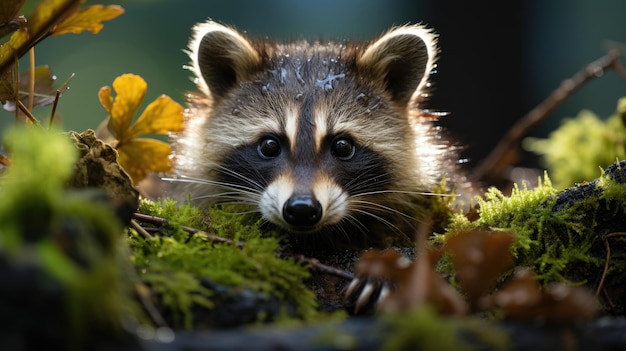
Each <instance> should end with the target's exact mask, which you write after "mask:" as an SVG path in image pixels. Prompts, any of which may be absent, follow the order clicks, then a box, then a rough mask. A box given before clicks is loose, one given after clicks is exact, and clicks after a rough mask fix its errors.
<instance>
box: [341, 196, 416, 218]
mask: <svg viewBox="0 0 626 351" xmlns="http://www.w3.org/2000/svg"><path fill="white" fill-rule="evenodd" d="M352 202H353V203H355V204H358V205H361V206H355V208H360V209H363V210H366V209H376V210H383V211H384V212H387V213H392V214H397V215H400V216H402V217H405V218H409V219H412V218H413V217H412V216H410V215H408V214H406V213H404V212H402V211H399V210H397V209H395V208H393V207H390V206H386V205H383V204H380V203H377V202H373V201H364V200H353V201H352Z"/></svg>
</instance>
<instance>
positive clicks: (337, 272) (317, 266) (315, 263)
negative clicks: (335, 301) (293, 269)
mask: <svg viewBox="0 0 626 351" xmlns="http://www.w3.org/2000/svg"><path fill="white" fill-rule="evenodd" d="M290 257H291V258H293V259H295V260H296V262H299V263H302V264H305V265H307V266H309V268H311V269H313V270H315V271H317V272H319V273H324V274H330V275H334V276H336V277H339V278H343V279H347V280H353V279H354V278H355V277H356V276H355V275H354V274H352V273H350V272H346V271H344V270H342V269H339V268H335V267H331V266H328V265H325V264H323V263H320V261H319V260H317V259H315V258H309V257H305V256H304V255H288V256H283V258H290Z"/></svg>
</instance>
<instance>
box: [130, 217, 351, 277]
mask: <svg viewBox="0 0 626 351" xmlns="http://www.w3.org/2000/svg"><path fill="white" fill-rule="evenodd" d="M133 219H135V220H138V221H140V222H144V223H151V224H154V225H158V226H164V225H168V224H169V221H168V220H167V219H165V218H160V217H155V216H150V215H146V214H142V213H137V212H136V213H134V214H133ZM133 222H134V223H135V224H136V222H135V221H131V224H132V223H133ZM137 225H139V224H137ZM180 228H181V229H182V230H184V231H186V232H188V233H190V234H200V235H203V236H205V237H206V238H208V239H209V240H210V241H211V242H217V243H223V244H231V245H236V246H237V247H239V248H243V247H244V246H245V243H244V242H241V241H239V242H235V241H233V240H230V239H226V238H222V237H220V236H217V235H215V234H210V233H207V232H204V231H201V230H199V229H196V228H192V227H189V226H184V225H181V226H180ZM141 229H142V231H143V232H145V234H143V233H142V235H144V236H147V237H152V236H151V235H150V234H149V233H148V232H147V231H146V230H145V229H144V228H141ZM281 257H282V258H293V259H294V260H296V262H298V263H302V264H305V265H307V266H309V267H310V268H311V269H314V270H315V271H317V272H320V273H324V274H330V275H334V276H337V277H340V278H343V279H347V280H352V279H354V274H352V273H350V272H346V271H344V270H341V269H338V268H335V267H331V266H328V265H325V264H322V263H320V262H319V261H318V260H317V259H314V258H308V257H305V256H303V255H281Z"/></svg>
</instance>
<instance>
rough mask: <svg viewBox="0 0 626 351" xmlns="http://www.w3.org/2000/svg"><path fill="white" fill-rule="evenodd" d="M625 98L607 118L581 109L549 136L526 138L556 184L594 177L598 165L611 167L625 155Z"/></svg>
mask: <svg viewBox="0 0 626 351" xmlns="http://www.w3.org/2000/svg"><path fill="white" fill-rule="evenodd" d="M624 115H626V98H622V99H620V100H619V101H618V104H617V111H616V113H615V114H614V115H612V116H610V117H609V118H607V119H606V120H602V119H600V118H598V116H597V115H595V114H594V113H593V112H591V111H588V110H583V111H581V112H580V113H579V114H578V116H576V117H575V118H567V119H565V120H564V121H563V123H562V125H561V126H560V127H559V128H558V129H556V130H555V131H553V132H552V133H551V134H550V136H549V137H548V138H547V139H539V138H527V139H525V140H524V143H523V145H524V147H525V148H526V149H527V150H529V151H533V152H535V153H537V154H539V155H541V156H543V160H544V163H545V166H546V167H547V169H548V171H549V172H550V177H551V178H552V180H553V181H554V184H555V186H556V187H557V188H559V189H563V188H565V187H568V186H571V185H572V184H575V183H579V182H583V181H586V180H590V179H593V178H595V177H596V176H597V173H598V167H608V166H609V165H610V164H611V163H613V162H615V160H616V159H620V160H621V159H625V158H626V144H625V140H626V126H625V125H624V120H625V119H624Z"/></svg>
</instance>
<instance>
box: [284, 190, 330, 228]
mask: <svg viewBox="0 0 626 351" xmlns="http://www.w3.org/2000/svg"><path fill="white" fill-rule="evenodd" d="M283 218H284V219H285V221H287V223H289V224H291V225H294V226H298V227H310V226H313V225H315V224H317V222H319V221H320V219H321V218H322V204H320V202H319V201H317V199H316V198H315V196H313V195H301V194H300V195H292V196H291V197H290V198H289V199H288V200H287V202H285V205H284V206H283Z"/></svg>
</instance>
